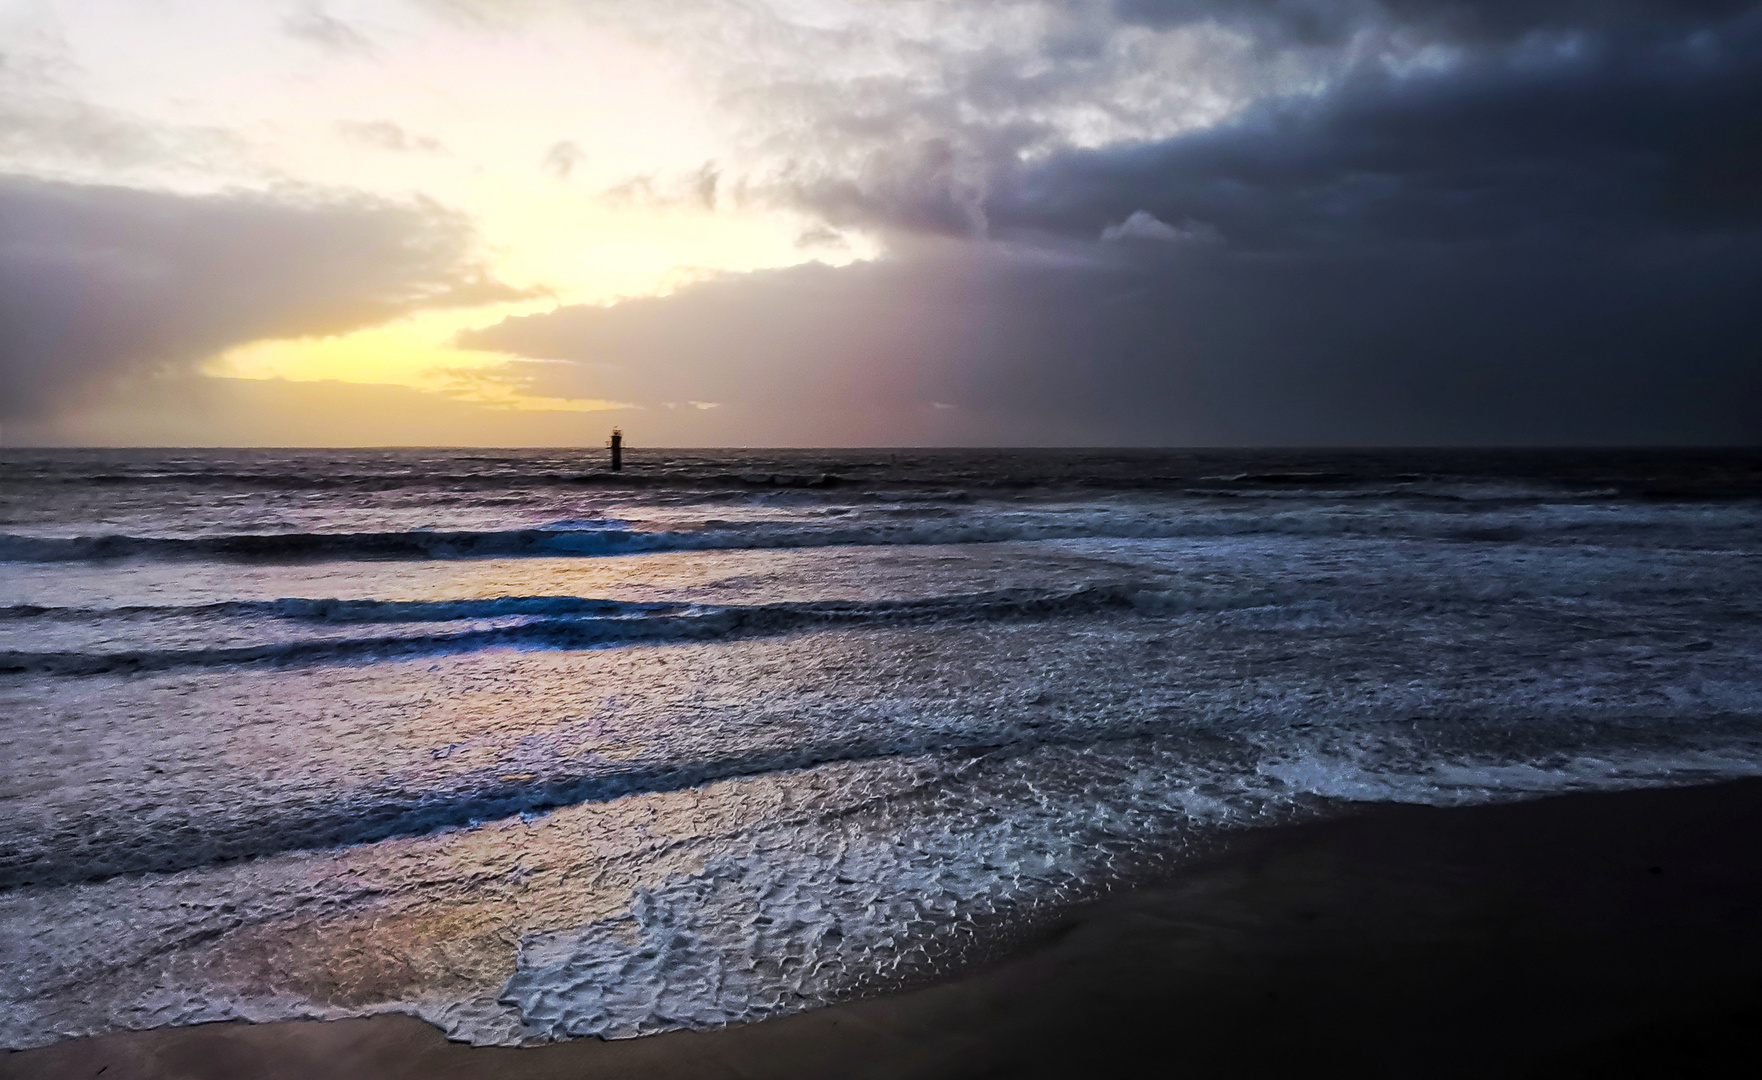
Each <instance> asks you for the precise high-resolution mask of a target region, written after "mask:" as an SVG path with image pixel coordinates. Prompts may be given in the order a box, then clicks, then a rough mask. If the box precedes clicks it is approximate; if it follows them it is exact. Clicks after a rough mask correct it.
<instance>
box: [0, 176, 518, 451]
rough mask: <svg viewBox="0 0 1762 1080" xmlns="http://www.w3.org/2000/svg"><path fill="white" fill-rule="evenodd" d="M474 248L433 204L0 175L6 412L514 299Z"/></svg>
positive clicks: (11, 414)
mask: <svg viewBox="0 0 1762 1080" xmlns="http://www.w3.org/2000/svg"><path fill="white" fill-rule="evenodd" d="M472 243H473V235H472V232H471V229H470V228H469V226H468V225H467V224H466V223H465V222H464V221H463V220H461V219H460V218H459V217H457V216H456V215H454V214H452V213H450V212H448V211H446V210H443V209H442V208H440V207H438V206H436V205H434V204H431V203H421V202H418V203H407V204H396V203H390V202H386V201H383V200H379V199H374V198H370V197H367V196H360V195H349V194H336V193H322V192H283V193H279V194H273V195H242V194H241V195H213V196H182V195H173V194H165V193H159V192H149V191H140V190H131V189H125V188H114V187H97V186H85V185H76V184H66V183H55V182H50V181H42V180H34V179H26V178H20V177H0V325H3V326H5V327H6V334H5V335H4V336H3V337H0V419H6V420H16V419H20V418H24V417H30V416H36V415H42V414H44V413H47V412H50V411H53V410H55V409H56V408H58V407H61V406H63V405H66V404H68V403H69V402H70V401H71V400H72V399H73V398H75V397H76V396H77V395H78V394H79V393H80V392H81V391H82V390H84V389H86V388H88V387H90V386H92V385H94V384H96V383H99V382H101V381H103V380H105V379H107V378H110V377H113V376H116V375H119V374H122V373H125V372H128V371H135V370H151V369H156V368H164V367H168V366H169V367H178V366H184V367H187V366H189V365H191V364H193V363H196V362H199V361H201V360H203V359H205V358H207V357H209V356H211V355H213V354H215V353H217V352H219V351H221V350H224V349H226V348H229V347H232V346H234V345H239V344H242V343H245V342H248V341H253V340H257V339H261V338H276V337H297V336H311V335H325V334H336V333H342V332H345V331H349V330H354V329H359V328H361V327H364V326H370V325H374V324H377V323H381V322H384V321H387V320H389V319H392V318H396V317H398V316H400V315H403V314H406V313H409V312H412V311H416V310H419V309H423V308H434V307H445V306H454V305H468V304H477V303H487V302H491V301H495V300H502V299H508V298H511V297H512V296H513V295H515V294H514V291H513V290H511V289H510V288H508V287H507V286H505V285H502V284H501V283H499V282H497V281H496V280H494V279H493V278H492V277H490V276H489V275H488V274H487V273H486V272H485V271H484V270H483V268H482V267H481V266H480V265H479V264H478V263H477V262H476V261H475V260H474V257H473V254H472Z"/></svg>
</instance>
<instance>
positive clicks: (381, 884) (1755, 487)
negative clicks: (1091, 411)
mask: <svg viewBox="0 0 1762 1080" xmlns="http://www.w3.org/2000/svg"><path fill="white" fill-rule="evenodd" d="M628 460H629V461H630V466H629V467H628V468H627V470H626V471H625V472H624V473H622V474H619V475H617V476H614V475H612V474H610V473H606V472H603V471H600V469H599V464H600V463H599V460H598V456H597V455H583V454H577V453H565V452H558V451H543V452H504V453H497V452H484V451H454V452H442V451H361V452H315V451H314V452H291V451H232V452H194V451H177V452H144V451H130V452H123V451H110V452H25V451H5V452H0V560H3V561H0V815H3V820H4V824H5V828H4V832H3V833H0V1001H3V1002H4V1008H3V1009H0V1044H3V1045H6V1046H11V1047H24V1046H31V1045H39V1044H42V1043H46V1042H50V1041H53V1040H55V1039H57V1038H61V1037H65V1036H71V1035H79V1034H89V1033H96V1032H102V1031H108V1030H114V1029H116V1028H120V1027H147V1026H156V1025H162V1024H172V1023H193V1022H199V1021H203V1020H212V1019H222V1018H228V1017H248V1018H253V1019H271V1018H284V1017H293V1016H347V1015H360V1014H365V1013H372V1012H382V1011H403V1012H414V1013H416V1014H418V1015H421V1016H424V1017H426V1018H428V1019H430V1020H431V1021H433V1022H435V1023H437V1024H440V1025H442V1026H443V1027H445V1028H446V1029H447V1030H448V1032H449V1033H450V1034H452V1035H453V1036H454V1037H456V1038H460V1039H467V1040H470V1041H473V1042H479V1043H519V1042H532V1041H541V1040H545V1039H551V1038H563V1037H571V1036H580V1035H588V1034H600V1035H606V1036H625V1035H634V1034H640V1033H644V1032H649V1031H660V1030H666V1029H669V1028H677V1027H693V1026H704V1025H713V1024H719V1023H726V1022H729V1021H732V1020H742V1019H751V1018H757V1017H762V1016H768V1015H774V1014H777V1013H780V1012H788V1011H792V1010H797V1009H801V1008H807V1007H812V1006H814V1005H818V1004H822V1003H826V1002H830V1001H835V1000H840V999H844V998H848V997H851V996H855V995H862V994H867V993H873V992H878V991H883V990H886V989H889V988H892V987H897V986H901V985H906V984H910V983H912V982H915V981H918V980H921V979H925V978H932V977H936V976H938V975H940V974H945V973H947V972H949V971H951V970H954V969H956V968H958V967H959V966H960V965H961V964H962V963H965V962H969V961H971V960H972V959H973V958H975V957H977V956H982V955H984V954H985V953H986V952H987V951H988V950H992V949H995V948H998V947H1001V945H1002V944H1003V943H1006V942H1007V941H1008V940H1010V938H1011V936H1012V934H1015V933H1018V932H1020V930H1021V929H1022V928H1023V927H1026V926H1030V925H1032V924H1034V923H1035V922H1036V921H1038V920H1042V919H1044V918H1047V917H1049V916H1051V915H1054V914H1056V913H1057V911H1058V910H1060V909H1061V908H1062V907H1064V906H1067V905H1069V904H1072V903H1076V902H1081V901H1082V900H1085V899H1088V898H1091V897H1094V896H1096V895H1099V894H1100V893H1103V892H1105V891H1107V890H1109V889H1111V888H1117V887H1119V886H1121V885H1124V884H1129V883H1131V882H1134V881H1138V880H1142V879H1144V878H1145V877H1148V876H1155V875H1157V874H1161V873H1166V872H1167V871H1168V870H1169V868H1171V867H1173V866H1176V865H1178V864H1179V863H1180V862H1181V861H1182V860H1183V859H1186V858H1190V857H1192V855H1193V854H1194V853H1195V852H1198V851H1202V850H1204V849H1205V848H1206V846H1207V845H1209V844H1212V843H1214V842H1215V841H1216V840H1217V838H1218V837H1219V836H1221V835H1223V834H1225V833H1227V832H1228V831H1229V830H1233V829H1241V828H1251V827H1256V826H1263V825H1268V824H1275V823H1279V822H1285V821H1290V820H1296V819H1300V818H1304V817H1313V816H1317V815H1324V814H1328V813H1334V812H1338V810H1339V809H1340V808H1341V807H1342V806H1343V805H1344V803H1345V802H1346V801H1349V800H1362V799H1369V800H1399V801H1409V802H1427V803H1440V804H1450V803H1465V802H1478V801H1488V800H1493V799H1502V798H1513V797H1523V796H1527V795H1534V794H1541V793H1547V792H1553V791H1562V790H1577V789H1588V788H1605V787H1622V786H1634V785H1644V784H1682V783H1695V782H1702V781H1706V780H1711V779H1716V778H1721V777H1731V776H1740V775H1755V774H1758V773H1762V666H1759V665H1758V663H1757V661H1758V659H1759V658H1762V589H1758V585H1759V584H1762V456H1758V455H1755V454H1740V453H1702V454H1690V453H1534V452H1526V453H1515V452H1512V453H1498V452H1427V453H1414V452H1385V453H1352V454H1346V453H1334V454H1305V453H1294V452H1293V453H1233V452H1213V453H1149V452H1145V453H1124V452H1093V453H1085V452H972V451H958V452H957V451H948V452H907V451H859V452H826V451H796V452H790V451H767V452H756V451H752V452H749V451H721V452H718V451H696V452H682V453H667V452H660V451H651V452H642V451H636V452H632V453H631V454H630V455H629V458H628Z"/></svg>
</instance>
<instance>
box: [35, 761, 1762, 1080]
mask: <svg viewBox="0 0 1762 1080" xmlns="http://www.w3.org/2000/svg"><path fill="white" fill-rule="evenodd" d="M1759 825H1762V779H1757V780H1741V781H1735V782H1728V783H1722V784H1715V785H1710V786H1704V787H1689V788H1670V789H1646V790H1639V791H1627V792H1613V793H1590V794H1572V795H1562V796H1553V797H1549V798H1544V799H1539V800H1534V801H1527V802H1520V803H1506V804H1499V805H1493V806H1478V807H1463V808H1451V809H1436V808H1429V807H1420V806H1406V805H1392V804H1366V805H1365V806H1364V808H1363V809H1362V810H1361V812H1359V813H1357V814H1354V815H1352V816H1348V817H1345V818H1340V819H1334V820H1329V821H1323V822H1316V823H1309V824H1302V825H1293V826H1284V827H1278V828H1272V829H1266V830H1259V831H1254V832H1246V833H1242V834H1238V835H1237V836H1235V837H1233V838H1231V841H1230V842H1229V844H1228V845H1227V846H1226V847H1225V848H1224V849H1223V850H1222V851H1221V852H1220V853H1219V854H1217V855H1215V856H1213V857H1210V858H1207V859H1205V860H1202V861H1200V862H1196V863H1193V864H1190V865H1188V866H1186V867H1184V868H1182V869H1181V870H1180V871H1178V872H1177V874H1176V875H1175V876H1174V877H1172V878H1170V879H1169V880H1167V881H1165V882H1162V883H1160V884H1152V885H1147V886H1144V887H1140V888H1137V889H1133V890H1129V891H1123V892H1120V893H1117V894H1115V895H1113V896H1111V897H1108V898H1106V899H1104V900H1101V901H1099V902H1097V903H1094V904H1092V905H1089V906H1087V907H1085V908H1082V909H1079V910H1076V911H1073V912H1071V913H1070V915H1069V917H1068V918H1066V919H1065V920H1063V921H1062V922H1061V923H1060V924H1059V925H1057V926H1056V927H1054V928H1052V929H1051V931H1050V932H1049V933H1047V934H1043V935H1042V936H1041V937H1040V938H1038V939H1037V940H1032V941H1029V942H1027V943H1025V944H1024V946H1023V947H1022V948H1021V949H1020V950H1019V951H1017V952H1016V953H1014V954H1013V955H1012V956H1009V957H1006V958H1003V959H1000V960H997V961H994V962H991V963H989V964H986V965H984V966H982V967H980V968H978V969H974V970H969V971H967V972H965V973H963V974H962V975H961V976H959V977H958V978H955V979H953V980H951V981H947V982H942V983H938V984H935V985H931V986H926V987H922V988H920V989H914V990H910V991H906V992H902V993H898V994H893V995H888V996H883V997H877V998H871V999H866V1000H862V1001H857V1002H851V1003H847V1004H843V1005H837V1006H832V1007H829V1008H824V1009H818V1010H814V1011H811V1012H805V1013H798V1014H794V1015H791V1016H786V1017H780V1018H777V1019H772V1020H765V1021H761V1022H758V1023H754V1024H749V1025H740V1026H734V1027H728V1028H721V1029H714V1030H705V1031H690V1032H675V1033H669V1034H663V1035H654V1036H648V1037H645V1038H640V1039H631V1040H621V1041H616V1042H602V1041H599V1040H597V1039H583V1040H577V1041H574V1042H569V1043H557V1044H550V1045H546V1046H540V1047H530V1048H522V1049H508V1048H473V1047H469V1046H466V1045H464V1044H460V1043H449V1042H447V1041H446V1039H445V1038H444V1036H443V1035H442V1034H441V1032H440V1031H439V1030H437V1029H435V1028H432V1027H430V1026H429V1025H427V1024H425V1023H423V1022H421V1021H419V1020H416V1019H414V1018H410V1017H406V1016H380V1017H373V1018H369V1019H357V1020H340V1021H285V1022H280V1023H272V1024H247V1023H224V1024H205V1025H198V1026H192V1027H181V1028H159V1029H155V1030H151V1031H141V1032H118V1033H113V1034H110V1035H104V1036H98V1037H94V1038H87V1039H75V1040H69V1041H66V1042H61V1043H56V1044H53V1045H50V1046H46V1047H41V1048H38V1049H34V1050H27V1051H17V1052H4V1053H0V1078H8V1080H9V1078H14V1077H17V1078H20V1080H22V1078H25V1077H30V1078H33V1080H59V1078H62V1077H70V1078H71V1077H91V1076H95V1075H98V1074H100V1073H102V1075H103V1076H104V1077H105V1080H118V1078H121V1080H135V1078H139V1080H170V1078H180V1080H209V1078H228V1080H258V1078H261V1080H294V1078H301V1080H304V1078H307V1077H313V1078H316V1077H326V1078H335V1080H369V1078H372V1080H381V1078H383V1080H406V1078H409V1080H415V1078H418V1077H420V1078H436V1080H447V1078H454V1077H458V1078H464V1077H483V1078H489V1080H551V1078H562V1077H571V1078H587V1077H627V1076H628V1077H636V1076H643V1077H659V1078H675V1077H678V1078H686V1077H691V1078H695V1077H725V1076H742V1077H791V1078H797V1077H821V1076H824V1077H845V1076H874V1077H889V1076H912V1077H949V1078H954V1077H980V1076H1010V1077H1016V1076H1048V1077H1052V1076H1059V1077H1081V1076H1087V1075H1101V1074H1106V1073H1110V1072H1113V1071H1120V1072H1129V1073H1130V1074H1132V1075H1146V1074H1149V1075H1160V1074H1161V1073H1162V1072H1164V1071H1166V1072H1167V1073H1168V1074H1170V1075H1182V1076H1255V1075H1270V1074H1273V1073H1275V1072H1280V1071H1284V1070H1299V1069H1300V1070H1302V1071H1303V1072H1305V1073H1307V1074H1312V1075H1313V1074H1317V1073H1319V1074H1321V1075H1339V1076H1360V1077H1362V1076H1495V1075H1503V1076H1523V1075H1537V1076H1544V1075H1545V1076H1577V1075H1583V1076H1611V1075H1617V1076H1619V1075H1635V1076H1639V1075H1646V1076H1675V1075H1696V1076H1723V1075H1753V1074H1757V1073H1762V1035H1755V1034H1752V1032H1756V1031H1762V829H1758V826H1759ZM1146 1062H1151V1063H1158V1062H1160V1063H1161V1065H1162V1066H1165V1067H1166V1068H1162V1067H1158V1068H1151V1069H1149V1070H1147V1069H1146V1068H1145V1063H1146Z"/></svg>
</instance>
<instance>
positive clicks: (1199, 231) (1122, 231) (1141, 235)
mask: <svg viewBox="0 0 1762 1080" xmlns="http://www.w3.org/2000/svg"><path fill="white" fill-rule="evenodd" d="M1101 239H1102V240H1103V241H1104V242H1107V243H1113V242H1115V241H1120V240H1154V241H1157V242H1158V243H1164V244H1180V243H1212V242H1216V241H1217V240H1219V239H1221V237H1219V236H1218V231H1217V230H1216V229H1214V228H1212V227H1211V226H1210V225H1205V224H1202V223H1199V222H1195V221H1192V220H1189V221H1188V222H1187V223H1186V224H1185V225H1183V226H1182V227H1181V228H1178V229H1177V228H1175V227H1174V226H1173V225H1170V224H1169V223H1168V222H1166V221H1163V220H1162V219H1161V218H1158V217H1157V216H1156V215H1154V214H1152V213H1150V212H1149V211H1147V210H1134V211H1132V212H1131V213H1130V214H1128V215H1126V220H1124V221H1122V222H1120V223H1118V224H1116V225H1108V226H1106V227H1105V228H1103V229H1102V230H1101Z"/></svg>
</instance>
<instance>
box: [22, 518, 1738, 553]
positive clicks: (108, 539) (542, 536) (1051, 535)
mask: <svg viewBox="0 0 1762 1080" xmlns="http://www.w3.org/2000/svg"><path fill="white" fill-rule="evenodd" d="M1670 520H1672V514H1671V512H1670V511H1661V512H1659V513H1654V514H1650V515H1648V514H1646V513H1642V512H1634V513H1626V514H1619V515H1616V520H1611V521H1608V522H1606V523H1605V522H1600V521H1598V520H1587V521H1576V520H1562V521H1559V522H1556V521H1554V520H1552V519H1551V518H1550V517H1548V516H1547V515H1522V514H1488V515H1480V516H1476V515H1471V514H1462V513H1433V512H1412V513H1405V514H1403V513H1395V512H1387V511H1382V512H1377V513H1365V512H1362V511H1353V510H1350V509H1347V508H1344V507H1335V508H1328V507H1323V508H1318V509H1300V510H1288V511H1283V512H1278V513H1266V512H1264V511H1254V512H1238V511H1228V510H1226V511H1216V510H1214V511H1210V512H1198V511H1188V512H1161V513H1157V512H1151V513H1145V512H1141V511H1123V512H1110V511H1109V510H1106V509H1102V510H1093V509H1090V510H1085V511H1081V512H1072V511H1062V510H1057V509H1051V510H1041V511H1037V512H1011V513H1008V514H985V513H962V514H959V515H952V516H950V515H945V516H940V517H937V518H936V519H935V520H910V518H909V517H908V518H907V519H906V520H899V519H898V518H895V517H888V518H885V519H881V520H875V519H871V520H868V521H858V522H852V523H849V524H837V525H823V524H810V523H803V522H799V521H782V522H779V521H765V522H734V521H711V522H707V523H706V524H705V525H704V527H702V528H697V529H681V530H672V531H662V530H656V531H648V530H642V529H636V528H630V527H627V523H623V522H609V523H606V524H604V525H595V526H592V527H585V528H566V527H558V526H556V525H545V526H540V527H533V528H521V529H503V530H425V529H416V530H409V531H403V532H288V533H220V534H211V535H200V536H132V535H126V534H107V535H99V536H73V537H46V536H27V535H17V534H4V533H0V562H14V563H62V562H101V561H108V560H117V559H152V560H190V559H231V560H240V561H262V562H319V561H336V560H408V561H421V560H436V559H482V558H528V557H571V556H578V557H592V556H611V555H634V554H642V553H649V552H666V551H715V550H763V549H782V548H816V547H884V546H925V545H940V544H984V543H1005V542H1009V541H1035V540H1081V539H1121V540H1134V539H1143V540H1158V539H1182V538H1206V537H1228V536H1250V535H1267V534H1285V535H1303V536H1330V535H1332V536H1346V535H1370V536H1388V535H1406V534H1411V535H1418V536H1428V537H1433V538H1440V539H1452V538H1457V539H1493V538H1497V539H1506V540H1509V539H1518V538H1521V537H1523V536H1526V535H1530V534H1534V533H1546V532H1548V531H1550V530H1552V529H1554V528H1572V529H1575V530H1577V531H1579V532H1583V531H1585V530H1586V529H1590V528H1599V527H1606V528H1610V529H1619V530H1623V531H1629V530H1634V529H1644V528H1646V527H1647V526H1649V525H1655V524H1660V523H1668V522H1669V521H1670ZM1755 520H1756V515H1755V514H1754V513H1753V512H1746V513H1742V514H1739V515H1737V517H1736V518H1735V519H1734V521H1733V522H1732V523H1733V524H1740V525H1744V526H1751V527H1753V526H1754V524H1755ZM1695 523H1696V524H1697V525H1698V526H1701V527H1705V526H1707V525H1710V524H1717V523H1715V522H1709V521H1706V520H1702V519H1697V520H1696V522H1695Z"/></svg>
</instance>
